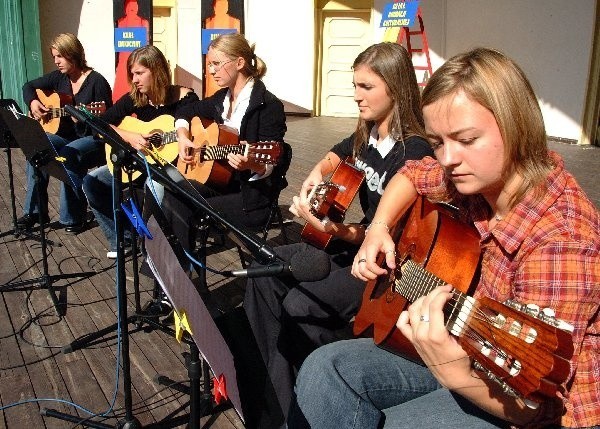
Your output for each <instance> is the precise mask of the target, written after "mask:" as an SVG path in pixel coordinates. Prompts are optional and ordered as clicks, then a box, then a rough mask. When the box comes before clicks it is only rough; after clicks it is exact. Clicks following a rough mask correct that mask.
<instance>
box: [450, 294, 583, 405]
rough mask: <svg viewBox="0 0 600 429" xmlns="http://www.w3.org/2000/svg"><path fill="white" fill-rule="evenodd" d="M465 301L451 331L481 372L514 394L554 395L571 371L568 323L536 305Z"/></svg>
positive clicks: (535, 397) (531, 397)
mask: <svg viewBox="0 0 600 429" xmlns="http://www.w3.org/2000/svg"><path fill="white" fill-rule="evenodd" d="M461 299H463V300H464V303H463V302H462V301H461V302H459V304H460V305H457V307H461V310H460V311H459V313H462V315H459V316H458V317H452V318H451V319H453V320H452V321H451V322H450V323H448V325H449V326H448V330H449V331H450V332H451V333H453V334H454V335H457V336H458V337H459V342H460V344H461V346H462V347H463V348H464V349H465V351H467V352H468V353H469V355H470V356H471V357H472V358H473V359H474V360H475V361H476V362H477V365H479V369H482V370H483V372H484V373H485V374H486V375H487V376H488V377H489V378H490V379H492V380H494V381H497V382H498V383H500V385H501V386H502V387H503V389H504V391H506V392H509V393H512V394H513V395H515V396H520V397H523V398H525V399H528V400H531V401H534V402H540V401H542V400H544V398H547V397H554V396H555V395H556V392H557V391H558V390H560V385H561V383H563V382H564V381H565V380H566V378H567V377H568V375H569V372H570V364H569V360H570V359H571V357H572V356H573V342H572V339H571V333H570V332H569V330H568V328H569V326H570V325H568V324H566V323H565V322H562V321H560V320H558V319H556V318H554V317H553V316H552V315H549V314H548V312H544V311H539V308H537V307H535V306H527V305H522V304H519V303H516V302H514V301H507V302H505V303H504V304H501V303H499V302H496V301H494V300H492V299H490V298H485V297H484V298H481V299H479V300H477V301H475V300H474V299H473V298H470V297H465V298H461ZM457 302H458V300H457ZM465 303H468V305H464V304H465ZM463 307H465V308H466V310H462V308H463ZM563 328H566V329H563Z"/></svg>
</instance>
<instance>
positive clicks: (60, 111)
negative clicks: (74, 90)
mask: <svg viewBox="0 0 600 429" xmlns="http://www.w3.org/2000/svg"><path fill="white" fill-rule="evenodd" d="M47 115H48V117H49V118H62V117H63V116H69V114H68V113H67V111H66V110H65V109H64V107H50V108H49V109H48V113H47Z"/></svg>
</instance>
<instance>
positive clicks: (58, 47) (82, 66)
mask: <svg viewBox="0 0 600 429" xmlns="http://www.w3.org/2000/svg"><path fill="white" fill-rule="evenodd" d="M50 52H51V53H52V58H53V59H54V64H55V65H56V68H57V70H54V71H52V72H50V73H48V74H45V75H44V76H42V77H39V78H37V79H34V80H32V81H30V82H27V83H25V85H23V99H24V100H25V103H26V104H27V105H28V106H29V109H30V114H31V116H33V118H34V119H37V120H39V121H40V122H41V123H42V124H45V123H47V121H48V120H49V110H50V109H49V108H50V106H45V105H44V104H43V103H42V101H40V98H45V97H42V96H41V95H40V94H47V95H48V97H50V94H52V93H54V95H56V97H52V98H56V99H61V98H62V99H65V98H69V99H70V102H71V104H75V105H79V104H84V105H89V104H91V103H101V102H104V105H105V106H106V107H110V106H111V105H112V92H111V89H110V85H109V84H108V82H107V81H106V79H105V78H104V77H103V76H102V75H101V74H100V73H98V72H97V71H95V70H93V69H92V68H91V67H89V66H88V65H87V62H86V59H85V52H84V50H83V46H82V44H81V42H80V41H79V39H77V37H76V36H75V35H73V34H71V33H63V34H59V35H58V36H56V37H55V38H54V40H52V42H51V43H50ZM36 90H37V91H36ZM52 107H53V108H59V107H61V106H60V105H59V106H56V105H55V106H52ZM56 120H58V121H60V125H59V126H58V129H57V131H56V132H55V133H47V135H48V138H49V139H50V142H51V143H52V145H53V146H54V148H55V149H56V151H57V152H58V153H59V155H60V156H61V157H63V158H64V159H65V167H66V168H67V171H68V172H69V175H70V176H71V179H72V181H73V186H69V185H67V184H65V183H62V184H61V192H60V223H61V224H62V225H64V226H65V228H66V231H67V232H71V233H77V232H79V231H80V230H81V229H82V228H83V225H84V222H85V214H86V207H87V205H86V202H85V197H84V195H83V193H82V192H81V178H82V177H83V176H84V175H85V173H87V170H88V169H89V168H92V167H96V166H98V165H101V164H103V163H104V157H103V155H102V153H103V152H104V149H103V145H101V144H99V143H97V142H95V141H94V139H93V138H91V137H90V134H91V130H89V129H87V127H85V126H82V124H78V123H76V122H75V121H74V120H73V119H72V118H70V117H67V116H61V117H60V118H57V119H56ZM39 186H40V190H41V192H42V194H41V195H42V201H44V205H45V207H44V208H43V211H44V212H46V213H47V212H48V207H47V202H48V192H47V188H48V177H41V181H40V184H39ZM37 195H38V193H37V189H36V188H35V178H34V170H33V167H32V166H31V165H30V164H29V162H28V163H27V195H26V197H25V204H24V205H23V217H21V218H19V219H18V221H17V224H18V225H19V227H21V228H25V229H28V228H31V227H32V226H33V225H35V224H36V222H37V221H38V213H39V211H40V207H39V205H38V196H37Z"/></svg>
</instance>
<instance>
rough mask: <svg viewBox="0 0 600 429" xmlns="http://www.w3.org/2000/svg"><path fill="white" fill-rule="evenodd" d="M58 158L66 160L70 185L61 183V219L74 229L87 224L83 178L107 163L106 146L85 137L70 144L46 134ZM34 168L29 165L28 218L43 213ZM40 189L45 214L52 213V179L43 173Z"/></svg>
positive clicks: (27, 172)
mask: <svg viewBox="0 0 600 429" xmlns="http://www.w3.org/2000/svg"><path fill="white" fill-rule="evenodd" d="M46 135H47V136H48V139H49V140H50V142H51V143H52V145H53V146H54V149H55V150H56V152H58V155H59V156H61V157H63V158H64V159H65V162H64V166H65V169H66V170H67V173H68V175H69V178H70V179H71V183H70V184H66V183H61V188H60V209H59V213H60V218H59V221H60V223H61V224H63V225H74V224H77V223H81V222H83V221H84V220H85V214H86V210H87V202H86V199H85V195H84V194H83V192H82V190H81V185H82V180H83V177H84V176H85V175H86V174H87V171H88V169H89V168H92V167H95V166H98V165H101V164H102V163H103V162H104V160H105V157H104V145H103V144H102V143H100V142H99V141H97V140H95V139H94V138H93V137H91V136H88V137H83V138H80V139H77V140H73V141H72V142H70V143H69V141H67V140H65V139H64V138H62V137H60V136H57V135H56V134H50V133H47V134H46ZM34 173H35V172H34V168H33V166H32V165H31V164H30V163H29V162H27V167H26V175H27V193H26V195H25V205H24V207H23V212H24V214H37V213H39V211H40V206H39V204H38V194H37V188H36V184H35V174H34ZM39 187H40V191H41V198H42V201H43V202H44V203H43V206H44V211H45V212H47V211H48V175H47V174H46V173H44V172H42V174H41V177H40V181H39Z"/></svg>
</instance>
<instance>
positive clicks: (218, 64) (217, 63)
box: [207, 60, 233, 72]
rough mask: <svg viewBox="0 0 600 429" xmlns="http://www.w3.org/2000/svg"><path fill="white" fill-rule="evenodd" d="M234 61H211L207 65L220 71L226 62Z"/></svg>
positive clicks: (215, 70)
mask: <svg viewBox="0 0 600 429" xmlns="http://www.w3.org/2000/svg"><path fill="white" fill-rule="evenodd" d="M232 61H233V60H228V61H209V62H208V66H207V67H208V68H209V69H213V71H214V72H218V71H219V70H221V69H222V68H223V66H224V65H225V64H228V63H230V62H232Z"/></svg>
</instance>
